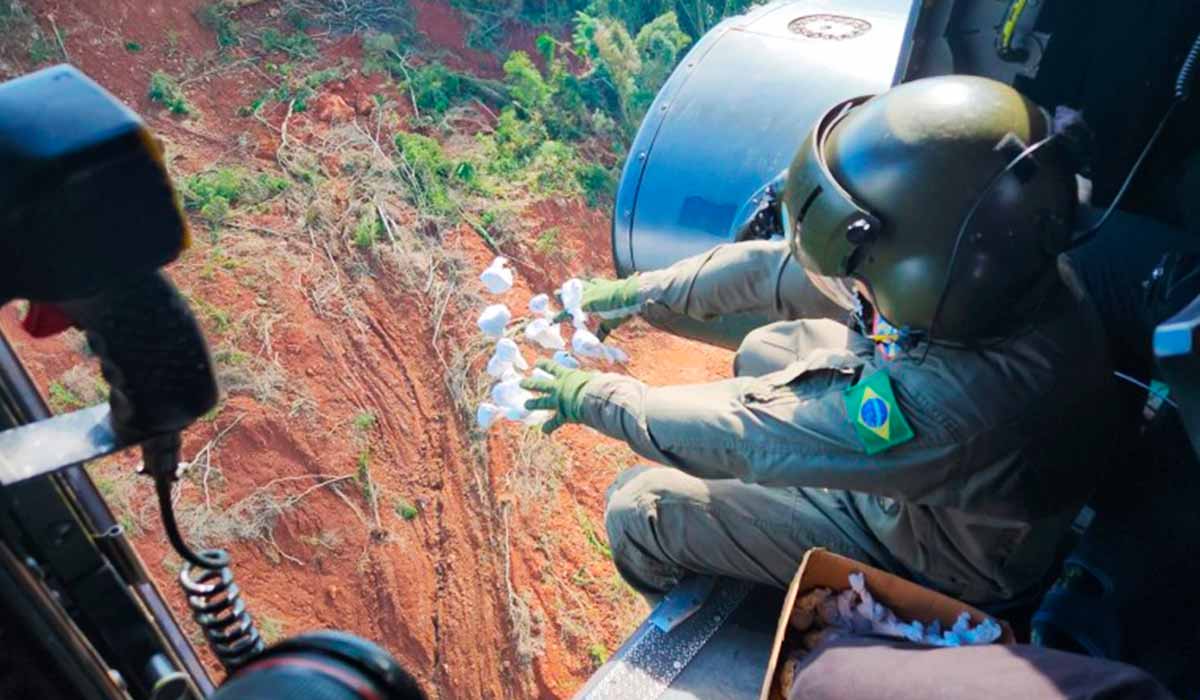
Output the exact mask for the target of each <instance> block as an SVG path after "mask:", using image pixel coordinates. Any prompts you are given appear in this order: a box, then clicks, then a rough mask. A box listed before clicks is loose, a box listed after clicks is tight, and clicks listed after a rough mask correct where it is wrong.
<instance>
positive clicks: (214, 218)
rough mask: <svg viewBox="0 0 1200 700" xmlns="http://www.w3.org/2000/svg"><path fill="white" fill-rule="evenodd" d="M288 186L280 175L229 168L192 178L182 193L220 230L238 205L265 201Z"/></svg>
mask: <svg viewBox="0 0 1200 700" xmlns="http://www.w3.org/2000/svg"><path fill="white" fill-rule="evenodd" d="M288 187H289V182H288V181H287V179H285V178H282V177H279V176H277V175H269V174H267V173H252V172H250V171H248V170H246V169H244V168H240V167H226V168H215V169H213V170H206V171H204V172H201V173H196V174H195V175H192V176H190V177H188V178H187V179H185V180H184V181H183V187H182V195H183V203H184V206H185V207H187V208H188V209H190V210H193V211H196V212H198V213H199V214H200V218H202V219H203V220H204V222H205V223H207V224H208V226H209V228H210V229H211V230H213V231H217V230H219V229H220V228H221V225H222V224H224V223H225V221H226V219H228V218H229V215H230V213H231V212H232V211H233V210H234V208H235V207H239V206H244V205H254V204H261V203H263V202H265V201H267V200H269V199H271V198H272V197H275V196H276V195H278V194H280V193H282V192H284V191H285V190H287V188H288Z"/></svg>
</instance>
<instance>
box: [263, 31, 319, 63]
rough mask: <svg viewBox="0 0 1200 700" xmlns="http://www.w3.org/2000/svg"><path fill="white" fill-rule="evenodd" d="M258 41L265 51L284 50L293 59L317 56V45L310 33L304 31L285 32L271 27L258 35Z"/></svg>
mask: <svg viewBox="0 0 1200 700" xmlns="http://www.w3.org/2000/svg"><path fill="white" fill-rule="evenodd" d="M258 42H259V43H260V44H261V45H262V49H263V51H266V52H268V53H271V52H274V51H282V52H283V53H286V54H287V55H288V56H290V57H292V58H293V59H313V58H316V57H317V45H316V44H314V43H313V40H312V38H311V37H310V36H308V34H305V33H304V32H302V31H296V32H292V33H290V34H284V33H283V32H280V31H279V30H278V29H275V28H272V27H269V28H267V29H264V30H263V31H262V33H261V34H259V35H258Z"/></svg>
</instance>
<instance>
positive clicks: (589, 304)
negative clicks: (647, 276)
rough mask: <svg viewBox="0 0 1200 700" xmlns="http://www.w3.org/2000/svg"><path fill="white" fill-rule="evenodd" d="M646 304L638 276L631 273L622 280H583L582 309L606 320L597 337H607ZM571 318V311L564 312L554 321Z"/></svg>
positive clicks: (601, 324)
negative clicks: (569, 312)
mask: <svg viewBox="0 0 1200 700" xmlns="http://www.w3.org/2000/svg"><path fill="white" fill-rule="evenodd" d="M644 303H645V300H644V299H642V295H641V291H640V290H639V280H638V276H637V275H630V276H629V277H626V278H625V279H623V280H609V279H603V278H593V279H589V280H584V282H583V301H582V303H580V308H582V309H583V310H584V311H586V312H588V313H590V314H595V315H597V316H599V317H600V318H601V319H603V321H602V322H601V323H600V328H599V330H598V331H597V332H596V337H597V338H599V339H600V340H604V338H605V337H607V336H608V334H609V333H611V332H613V331H614V330H615V329H616V328H617V326H619V325H621V324H622V323H624V322H625V320H626V319H628V318H629V317H630V316H633V315H635V314H637V313H638V312H639V311H641V310H642V305H643V304H644ZM569 317H570V314H568V313H567V312H566V311H563V312H562V313H561V314H559V315H558V318H556V319H555V321H558V322H562V321H565V320H567V319H568V318H569Z"/></svg>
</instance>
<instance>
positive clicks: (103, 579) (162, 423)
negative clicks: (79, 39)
mask: <svg viewBox="0 0 1200 700" xmlns="http://www.w3.org/2000/svg"><path fill="white" fill-rule="evenodd" d="M0 161H3V162H5V163H6V169H5V171H4V173H2V174H0V304H3V303H4V302H7V301H9V300H11V299H13V298H24V299H29V300H31V301H32V302H33V303H34V310H33V311H32V312H31V313H32V314H33V316H34V317H35V318H40V319H42V320H43V324H42V327H41V328H40V330H41V331H47V330H49V331H53V330H56V329H59V328H61V327H64V326H65V325H75V326H78V327H80V328H82V329H83V330H84V331H85V332H86V333H87V337H88V342H89V345H90V346H91V348H92V349H93V351H94V352H95V353H96V355H97V356H98V358H99V359H100V364H101V370H102V373H103V375H104V377H105V379H106V380H107V381H108V383H109V385H110V388H111V394H110V397H109V401H108V403H107V404H105V405H101V406H97V407H93V408H90V409H85V410H83V411H79V412H76V413H73V414H69V415H64V416H58V417H54V418H51V417H49V415H48V411H47V410H46V407H45V405H44V403H43V402H42V401H41V399H40V397H39V396H38V394H37V392H36V390H35V389H34V387H33V385H32V384H31V383H30V381H29V377H28V376H27V375H26V373H25V372H24V370H23V369H22V367H21V366H20V363H19V362H18V361H17V359H16V357H15V355H14V354H13V352H12V349H11V348H10V347H9V345H8V344H7V342H6V341H4V339H3V338H2V337H0V600H3V602H4V604H5V605H6V607H9V608H11V609H12V610H11V612H12V613H13V614H14V615H15V616H17V619H18V620H19V621H20V623H21V624H19V625H17V626H16V627H14V628H12V629H9V628H8V627H7V624H11V621H12V618H6V620H5V626H4V627H0V630H3V639H4V640H5V642H6V646H9V645H17V646H20V647H22V648H23V649H25V650H26V651H31V652H32V653H30V654H29V656H30V658H32V659H34V660H35V661H34V663H33V665H32V667H26V668H21V667H19V666H16V665H13V666H11V667H9V668H5V665H4V664H2V663H0V691H3V694H5V695H12V696H38V695H40V696H50V695H59V696H78V697H89V698H91V697H95V698H117V697H128V696H132V697H135V698H197V697H201V696H208V695H210V694H211V693H212V690H213V688H212V683H211V682H210V681H209V679H208V677H207V675H206V674H205V672H204V670H203V667H202V666H201V665H200V663H199V662H198V660H197V658H196V656H195V653H194V652H193V650H192V649H191V647H190V645H189V644H188V642H187V641H186V639H185V637H184V635H183V634H182V632H181V631H180V630H179V628H178V626H177V625H176V624H175V622H174V620H172V619H171V617H170V614H169V613H168V612H167V610H166V606H165V605H164V603H163V601H162V599H161V598H160V597H159V595H158V592H157V591H156V590H155V589H154V587H153V586H152V585H151V584H150V582H149V579H148V577H147V576H146V573H145V570H144V568H143V566H142V563H141V561H140V560H139V559H138V557H137V556H136V554H134V553H133V551H132V550H131V549H130V547H129V544H128V542H127V541H126V540H125V538H124V535H123V533H122V531H121V528H120V527H119V526H118V525H117V524H116V523H114V522H113V519H112V515H111V513H109V512H108V510H107V508H106V507H105V505H104V503H103V501H102V500H101V499H100V498H99V496H98V494H97V493H96V491H95V489H94V487H93V486H92V484H91V482H90V480H89V479H88V477H87V475H86V474H85V473H84V472H83V471H82V470H81V469H80V468H79V466H78V465H79V464H80V463H82V462H85V461H87V460H91V459H95V458H97V457H100V456H103V455H105V454H109V453H111V452H114V451H117V450H120V449H124V448H127V447H133V446H140V448H141V451H142V457H143V464H144V473H146V474H147V475H149V476H150V477H152V478H153V479H154V481H155V488H156V491H157V495H158V501H159V506H160V510H161V514H162V518H163V524H164V527H165V530H166V533H167V538H168V540H169V541H170V543H171V545H172V547H173V548H174V549H175V550H176V552H178V553H179V555H180V556H181V557H183V559H184V561H185V565H184V568H183V571H182V572H181V573H180V585H181V587H182V589H183V591H184V593H185V594H186V595H187V600H188V604H189V606H190V607H191V608H192V610H193V612H194V617H195V619H196V622H197V623H198V624H199V625H200V627H201V628H202V629H203V630H204V633H205V636H206V639H207V641H208V643H209V645H210V646H211V648H212V650H213V652H214V654H215V655H216V657H217V658H218V659H219V660H220V661H221V663H222V664H223V665H224V666H225V668H226V669H227V670H228V671H230V672H231V673H234V675H233V681H232V682H231V683H230V686H229V688H228V689H225V690H222V691H221V692H220V693H219V694H218V696H217V697H223V698H263V699H266V698H281V697H293V696H295V697H298V696H299V695H301V694H305V695H307V694H311V693H315V692H317V691H318V690H319V691H320V692H322V693H324V695H323V697H328V698H331V700H334V699H336V700H340V699H342V698H345V699H346V700H351V699H353V698H419V697H421V694H420V692H419V690H418V688H417V686H416V684H415V683H414V682H413V680H412V678H411V677H410V676H408V675H407V674H406V673H404V671H403V670H402V669H400V668H399V666H398V665H396V663H395V661H394V660H393V659H391V657H389V656H388V655H387V654H386V652H384V651H383V650H381V649H379V648H378V647H375V646H374V645H371V644H370V643H368V642H365V641H363V640H359V639H357V638H354V637H351V636H349V635H340V634H335V633H325V634H316V635H308V636H306V637H301V638H298V639H294V640H289V641H286V642H284V643H282V644H280V645H278V646H277V647H276V648H274V649H272V650H265V644H264V642H263V640H262V638H261V636H260V635H259V633H258V631H257V630H256V629H255V626H254V623H253V620H252V619H251V617H250V615H249V613H248V612H247V610H246V607H245V603H244V601H243V599H242V597H241V592H240V590H239V588H238V586H237V584H236V583H234V581H233V573H232V571H231V569H230V559H229V555H228V554H227V553H226V552H224V551H221V550H207V551H202V552H194V551H193V550H192V549H191V548H190V547H189V546H188V545H187V544H186V543H185V542H184V541H183V539H182V537H181V535H180V533H179V530H178V527H177V525H176V523H175V516H174V512H173V509H172V502H171V488H172V485H173V483H174V481H175V480H176V478H177V477H178V470H179V449H180V432H181V431H182V430H183V429H185V428H186V427H187V426H189V425H190V424H191V423H192V422H193V421H195V420H196V419H197V418H199V417H201V416H202V415H204V414H205V413H206V412H208V411H209V410H211V409H212V407H213V406H215V405H216V402H217V386H216V381H215V378H214V376H213V371H212V365H211V360H210V358H209V354H208V348H207V345H206V343H205V340H204V337H203V335H202V334H201V332H200V328H199V326H198V325H197V323H196V321H195V319H194V317H193V316H192V314H191V312H190V310H189V309H188V307H187V304H186V303H185V302H184V301H183V299H182V298H181V297H180V295H179V293H178V291H177V290H176V289H175V287H174V286H173V285H172V284H171V283H170V282H169V281H168V280H167V279H166V278H165V277H164V276H163V275H162V274H161V272H159V268H160V267H162V266H163V265H165V264H166V263H168V262H170V261H172V260H174V259H175V258H176V257H177V256H178V255H179V254H180V253H181V252H182V251H183V250H184V249H185V248H186V247H187V245H188V242H189V239H188V231H187V225H186V222H185V220H184V218H183V214H182V212H181V211H180V210H179V206H178V200H177V198H176V197H175V194H174V191H173V189H172V187H171V185H170V180H169V178H168V176H167V173H166V169H165V167H164V165H163V162H162V154H161V149H160V148H159V146H158V145H157V143H156V142H155V141H154V139H153V137H152V136H151V135H150V133H149V131H148V130H147V129H146V127H145V125H144V124H143V123H142V121H141V120H140V119H139V118H138V117H137V116H136V115H134V114H133V113H132V112H130V111H129V110H128V109H127V108H125V107H124V106H123V105H121V104H120V102H118V101H117V100H116V99H115V98H113V97H112V96H111V95H109V94H108V93H107V92H105V91H104V90H103V89H102V88H100V87H99V86H98V85H96V84H95V83H93V82H92V81H90V80H88V79H87V78H86V77H84V76H83V75H82V74H80V73H79V72H78V71H76V70H74V69H73V68H70V67H57V68H51V69H47V70H44V71H41V72H39V73H35V74H32V75H29V76H25V77H24V78H20V79H18V80H15V81H12V82H10V83H7V84H4V85H0ZM46 318H50V319H53V320H52V321H51V322H50V323H49V325H50V326H51V327H50V328H49V329H47V328H46V327H45V326H46V324H45V323H44V321H45V319H46ZM24 631H31V632H32V633H33V634H32V635H23V634H22V632H24ZM36 647H40V651H41V652H42V653H38V651H35V650H34V649H35V648H36ZM8 658H9V659H11V660H12V661H13V662H14V664H15V663H18V661H17V658H18V657H17V656H16V655H10V656H9V657H8ZM23 674H24V675H25V676H26V677H25V678H23V677H22V675H23ZM50 688H53V690H50ZM298 690H303V692H302V693H298V692H297V691H298Z"/></svg>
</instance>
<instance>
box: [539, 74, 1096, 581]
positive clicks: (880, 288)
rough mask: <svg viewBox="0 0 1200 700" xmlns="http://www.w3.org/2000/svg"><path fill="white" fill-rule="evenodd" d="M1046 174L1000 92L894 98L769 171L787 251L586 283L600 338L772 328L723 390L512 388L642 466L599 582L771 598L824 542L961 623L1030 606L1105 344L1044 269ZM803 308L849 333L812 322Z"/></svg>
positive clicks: (1081, 452) (828, 130)
mask: <svg viewBox="0 0 1200 700" xmlns="http://www.w3.org/2000/svg"><path fill="white" fill-rule="evenodd" d="M1065 163H1066V159H1065V158H1064V157H1063V155H1062V154H1061V153H1060V152H1059V149H1058V144H1056V143H1055V139H1054V138H1053V129H1052V124H1051V119H1050V117H1049V115H1047V114H1046V112H1045V111H1044V110H1042V109H1040V108H1039V107H1037V106H1036V105H1034V104H1033V103H1031V102H1030V101H1028V100H1027V99H1026V98H1024V97H1023V96H1021V95H1020V94H1019V93H1017V92H1016V91H1015V90H1013V89H1012V88H1010V87H1008V86H1006V85H1004V84H1002V83H999V82H995V81H991V80H987V79H984V78H976V77H968V76H945V77H938V78H930V79H925V80H920V81H915V82H912V83H908V84H904V85H901V86H898V87H896V88H893V89H892V90H890V91H889V92H887V93H884V94H882V95H880V96H877V97H874V98H871V99H865V98H860V99H857V100H851V101H848V102H846V103H843V104H841V105H838V106H836V107H834V108H833V109H831V110H830V111H829V112H827V113H826V114H825V115H824V116H823V117H822V118H821V119H819V120H818V122H817V123H816V125H815V126H814V127H813V128H812V130H811V132H810V134H809V136H808V139H807V140H806V142H805V144H804V145H803V146H802V147H801V149H800V151H799V152H798V153H797V154H796V156H795V158H794V160H793V162H792V164H791V167H790V168H789V170H788V174H787V181H786V185H785V186H784V189H783V193H782V195H783V196H782V207H781V210H782V218H783V223H784V228H785V232H786V240H784V241H779V242H770V241H755V242H745V243H735V244H729V245H723V246H718V247H717V248H715V249H713V250H711V251H709V252H707V253H704V254H701V255H699V256H696V257H693V258H689V259H686V260H683V261H680V262H679V263H677V264H675V265H673V266H671V267H669V268H667V269H665V270H660V271H655V272H650V273H644V274H641V275H637V276H635V277H633V278H631V279H627V280H621V281H597V282H594V283H592V284H590V285H589V286H588V288H587V289H586V290H585V305H584V306H585V308H586V309H590V310H592V311H595V312H597V313H598V314H600V315H602V316H606V317H609V318H613V317H619V316H622V315H628V314H631V313H636V312H638V311H642V312H643V313H646V314H647V315H651V314H653V313H657V312H660V311H661V312H668V313H681V314H686V315H688V316H691V317H694V318H699V319H709V318H712V317H715V316H720V315H724V314H728V313H733V312H740V311H750V310H757V311H765V312H767V313H768V314H770V315H771V316H772V317H773V318H776V319H784V320H778V321H776V322H775V323H771V324H769V325H767V326H764V327H762V328H759V329H757V330H755V331H753V332H752V333H750V334H749V335H748V336H747V337H746V339H745V341H744V342H743V343H742V346H741V348H740V349H739V351H738V354H737V359H736V362H735V375H736V376H735V377H734V378H732V379H728V380H724V381H718V382H713V383H710V384H703V385H693V386H666V387H651V386H647V385H646V384H644V383H642V382H640V381H637V380H635V379H633V378H630V377H626V376H621V375H615V374H600V373H594V372H588V371H581V370H568V369H565V368H562V367H560V366H558V365H554V364H552V363H544V364H543V367H544V368H545V369H547V370H548V371H550V372H551V373H552V374H553V375H554V379H553V380H550V379H528V380H526V382H525V384H524V385H525V386H526V388H528V389H530V390H533V391H536V392H539V393H540V394H541V396H539V398H536V399H534V400H532V401H531V402H530V403H529V407H530V408H539V409H553V410H555V411H556V415H555V417H554V418H553V419H552V420H551V421H550V422H549V423H547V425H546V429H547V430H554V429H556V428H557V427H558V426H560V425H562V424H563V423H568V422H574V423H582V424H584V425H587V426H589V427H591V428H593V429H595V430H598V431H600V432H602V433H604V434H606V435H608V436H610V437H613V438H617V439H621V440H624V441H625V442H627V443H628V444H629V445H630V446H631V447H632V448H633V449H634V450H635V451H636V452H638V453H639V454H641V455H642V456H644V457H646V458H648V459H650V460H652V461H654V462H657V463H658V464H659V465H663V466H656V467H639V468H635V469H632V470H630V471H627V472H625V473H623V474H622V475H621V476H619V477H618V479H617V481H616V483H615V484H614V485H613V487H612V488H611V489H610V492H609V502H608V508H607V513H606V526H607V529H608V534H609V538H610V543H611V546H612V551H613V559H614V561H615V563H616V566H617V568H618V569H619V570H620V572H621V573H622V575H623V576H624V577H625V578H626V579H627V580H628V581H629V582H630V583H631V584H632V585H633V586H634V587H635V588H637V589H638V590H640V591H642V592H644V593H646V594H648V595H656V594H661V593H663V592H665V591H667V590H669V589H670V588H671V587H672V586H673V585H674V584H675V583H676V582H677V581H678V580H679V579H680V578H681V577H682V576H683V575H685V574H687V573H689V572H694V573H705V574H720V575H725V576H733V577H739V578H746V579H751V580H755V581H760V582H765V583H769V584H774V585H777V586H786V585H787V583H788V582H789V581H790V579H791V577H792V576H793V574H794V573H795V570H796V567H797V565H798V563H799V561H800V559H801V558H802V556H803V554H804V552H805V551H806V550H807V549H809V548H811V547H825V548H827V549H829V550H832V551H834V552H837V553H840V554H843V555H846V556H849V557H852V558H854V559H857V560H860V561H863V562H867V563H870V564H874V565H877V566H880V567H882V568H885V569H888V570H890V571H893V572H896V573H898V574H900V575H903V576H906V577H909V578H911V579H913V580H916V581H918V582H921V583H924V584H926V585H930V586H932V587H935V588H937V589H939V590H941V591H943V592H946V593H948V594H950V595H953V596H956V597H959V598H961V599H964V600H966V601H970V602H973V603H981V604H983V603H989V602H998V601H1006V600H1011V599H1014V598H1017V597H1020V596H1022V595H1023V594H1026V593H1028V592H1031V591H1032V590H1034V589H1035V588H1036V587H1037V586H1038V585H1039V584H1040V583H1041V582H1042V581H1043V579H1044V577H1045V576H1046V574H1047V572H1048V570H1049V569H1050V568H1051V566H1052V564H1053V562H1054V558H1055V553H1056V549H1057V548H1058V546H1059V544H1060V539H1061V537H1062V535H1063V534H1064V532H1065V531H1066V530H1067V528H1068V527H1069V525H1070V523H1071V521H1072V519H1073V518H1074V516H1075V515H1076V513H1077V512H1078V511H1079V508H1080V506H1081V505H1082V504H1083V502H1084V501H1085V499H1086V498H1087V497H1088V495H1089V494H1090V492H1091V491H1092V489H1093V487H1094V483H1093V482H1094V475H1096V474H1099V472H1100V468H1099V465H1100V463H1101V461H1102V459H1103V456H1104V453H1105V446H1104V436H1105V431H1106V425H1107V423H1108V420H1107V416H1108V392H1109V387H1110V382H1109V375H1110V372H1111V369H1110V366H1109V362H1108V359H1107V355H1106V351H1105V342H1104V336H1103V330H1102V328H1101V325H1100V320H1099V318H1098V316H1097V314H1096V311H1095V309H1094V308H1093V306H1092V304H1091V302H1090V301H1089V299H1088V297H1087V295H1086V294H1085V293H1084V292H1083V290H1082V289H1081V287H1080V285H1079V284H1078V282H1077V281H1076V279H1075V277H1074V275H1073V273H1072V271H1071V269H1070V266H1069V265H1068V264H1067V263H1066V262H1065V261H1064V260H1063V259H1062V256H1060V255H1059V254H1060V253H1061V252H1062V251H1063V250H1065V249H1066V247H1067V246H1068V244H1069V242H1070V238H1071V222H1072V220H1073V216H1074V210H1075V206H1076V199H1075V184H1074V175H1073V173H1072V172H1071V169H1070V167H1068V166H1067V165H1066V164H1065ZM793 261H794V262H793ZM796 262H798V263H799V266H797V265H796V264H795V263H796ZM796 268H802V269H803V271H804V273H806V274H805V275H804V276H803V279H804V280H807V282H803V281H801V282H797V281H796V279H795V278H796ZM789 279H790V280H791V281H790V282H788V280H789ZM845 280H850V281H851V282H850V283H849V284H848V283H847V282H846V281H845ZM785 282H787V283H786V284H785ZM795 289H799V290H801V291H800V292H795V291H788V290H795ZM814 289H816V290H820V291H821V292H823V293H824V294H825V295H826V296H827V297H828V298H829V299H830V300H831V301H834V302H836V303H838V304H839V305H841V306H842V307H843V308H845V309H846V312H845V313H846V314H848V315H852V319H853V320H852V322H851V323H849V324H845V323H838V322H837V321H834V320H830V319H828V318H823V316H826V315H827V314H826V313H824V312H817V313H813V309H812V308H811V307H810V306H809V305H810V304H811V299H812V296H813V295H812V294H811V291H812V290H814ZM656 307H659V308H658V309H657V310H656ZM610 323H611V321H610Z"/></svg>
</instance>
